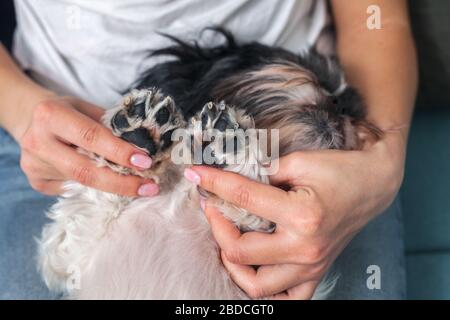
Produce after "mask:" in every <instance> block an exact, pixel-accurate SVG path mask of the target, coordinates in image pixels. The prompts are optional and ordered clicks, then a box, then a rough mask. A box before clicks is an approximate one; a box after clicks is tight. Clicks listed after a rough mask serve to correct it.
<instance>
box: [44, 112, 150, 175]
mask: <svg viewBox="0 0 450 320" xmlns="http://www.w3.org/2000/svg"><path fill="white" fill-rule="evenodd" d="M53 110H54V111H53V115H52V117H54V119H55V121H49V123H50V130H51V132H53V133H54V134H55V135H56V136H58V137H61V138H62V139H64V140H66V141H69V142H70V143H72V144H74V145H76V146H79V147H81V148H83V149H85V150H89V151H92V152H95V153H96V154H98V155H101V156H103V157H105V158H106V159H108V160H110V161H112V162H114V163H117V164H119V165H122V166H125V167H131V166H133V164H132V163H131V161H132V157H133V156H134V157H133V159H136V154H138V155H140V157H138V159H141V158H142V157H145V161H137V162H134V163H135V165H136V166H139V167H140V168H145V169H147V168H149V167H150V166H151V159H150V158H149V157H148V156H147V155H146V154H145V153H144V152H143V151H141V150H139V149H138V148H137V147H135V146H133V145H131V144H129V143H127V142H125V141H124V140H122V139H120V138H118V137H116V136H114V135H113V134H112V133H111V131H110V130H108V129H107V128H106V127H104V126H103V125H101V124H100V123H98V122H96V121H94V120H92V119H90V118H89V117H87V116H85V115H84V114H81V113H79V112H78V111H76V110H73V109H71V108H60V107H57V108H53Z"/></svg>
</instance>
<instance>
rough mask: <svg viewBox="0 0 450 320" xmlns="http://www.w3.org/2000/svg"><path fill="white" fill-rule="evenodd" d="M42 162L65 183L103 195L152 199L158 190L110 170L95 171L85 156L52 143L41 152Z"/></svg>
mask: <svg viewBox="0 0 450 320" xmlns="http://www.w3.org/2000/svg"><path fill="white" fill-rule="evenodd" d="M43 152H44V153H45V158H46V159H48V161H49V162H51V163H53V164H54V165H55V167H56V169H57V170H58V171H60V172H61V173H62V174H63V175H64V176H65V178H66V179H67V180H74V181H78V182H79V183H81V184H83V185H86V186H89V187H92V188H95V189H99V190H102V191H105V192H110V193H114V194H120V195H124V196H130V197H132V196H137V195H139V196H154V195H156V194H157V193H158V192H159V187H158V185H156V184H155V183H154V182H153V181H151V180H144V179H143V178H140V177H136V176H124V175H120V174H118V173H115V172H113V171H112V170H111V169H109V168H106V167H103V168H99V167H97V166H96V164H95V163H94V162H93V161H92V160H91V159H89V158H87V157H86V156H84V155H82V154H80V153H78V152H77V151H76V150H75V149H73V148H71V147H69V146H67V145H65V144H63V143H61V142H58V141H55V142H54V143H48V144H47V145H46V147H44V148H43Z"/></svg>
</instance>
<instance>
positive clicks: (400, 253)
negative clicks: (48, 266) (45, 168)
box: [0, 128, 406, 299]
mask: <svg viewBox="0 0 450 320" xmlns="http://www.w3.org/2000/svg"><path fill="white" fill-rule="evenodd" d="M19 156H20V154H19V148H18V146H17V145H16V144H15V142H14V141H13V140H12V138H11V137H10V136H8V135H7V134H6V133H5V132H4V131H3V129H1V128H0V181H1V183H0V284H1V286H0V299H50V298H53V297H54V296H53V295H52V294H51V293H50V292H49V291H48V290H47V289H46V287H45V284H44V283H43V281H42V280H41V278H40V276H39V274H38V272H37V269H36V259H35V257H36V248H37V246H36V240H35V238H36V237H39V235H40V232H41V229H42V226H43V224H44V223H45V222H46V221H47V220H46V217H45V210H46V209H47V208H48V207H49V206H50V205H51V204H52V203H53V202H54V201H55V198H53V197H46V196H43V195H41V194H39V193H37V192H35V191H33V190H32V189H31V188H30V187H29V185H28V182H27V180H26V177H25V176H24V174H23V173H22V171H21V170H20V167H19ZM404 263H405V262H404V250H403V229H402V221H401V208H400V202H399V200H398V199H397V200H396V201H395V202H394V203H393V205H392V206H391V207H390V208H389V209H388V210H386V212H385V213H384V214H382V215H380V216H379V217H378V218H376V219H375V220H373V221H372V222H371V223H370V224H369V225H367V226H366V227H365V228H364V229H363V230H362V231H361V232H360V233H359V234H358V235H357V236H356V237H355V238H354V239H353V240H352V241H351V242H350V244H349V245H348V246H347V248H346V249H345V250H344V251H343V252H342V254H341V255H340V256H339V258H338V259H337V260H336V262H335V264H334V266H333V270H334V271H335V272H337V273H339V274H340V279H339V281H338V283H337V285H336V288H335V290H334V291H333V293H332V297H331V298H333V299H402V298H405V295H406V293H405V287H406V285H405V266H404ZM372 265H375V266H378V267H379V268H380V272H381V288H380V289H373V290H370V289H369V288H368V287H367V284H366V282H367V278H368V277H369V276H370V274H367V268H368V267H369V266H372Z"/></svg>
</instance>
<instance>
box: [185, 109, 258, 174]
mask: <svg viewBox="0 0 450 320" xmlns="http://www.w3.org/2000/svg"><path fill="white" fill-rule="evenodd" d="M253 126H254V122H253V119H252V118H251V117H250V116H248V115H246V114H245V113H244V111H243V110H239V109H235V108H233V107H231V106H228V105H226V104H225V103H224V102H220V103H214V102H209V103H207V104H206V105H205V106H204V107H203V109H202V110H201V111H200V112H199V113H198V114H197V115H196V116H195V117H193V118H192V119H191V124H190V129H191V135H192V140H191V145H192V147H191V151H192V153H193V159H194V164H206V165H210V166H214V167H218V168H226V167H230V166H232V165H234V164H236V163H237V162H238V159H242V158H243V157H245V156H248V154H246V152H247V151H248V149H247V148H246V147H247V145H248V137H246V136H245V134H246V133H245V130H246V129H250V128H253ZM197 129H201V130H197Z"/></svg>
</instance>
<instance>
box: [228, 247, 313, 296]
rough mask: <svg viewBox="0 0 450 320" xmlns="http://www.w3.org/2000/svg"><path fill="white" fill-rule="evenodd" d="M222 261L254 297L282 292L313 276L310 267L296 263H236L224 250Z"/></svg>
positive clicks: (241, 286) (235, 279) (236, 281)
mask: <svg viewBox="0 0 450 320" xmlns="http://www.w3.org/2000/svg"><path fill="white" fill-rule="evenodd" d="M221 256H222V262H223V264H224V266H225V268H226V269H227V270H228V271H229V272H230V276H231V278H232V279H233V281H234V282H235V283H236V284H237V285H238V286H239V287H240V288H241V289H242V290H244V291H245V292H246V293H247V294H249V295H250V296H251V297H252V298H262V297H269V296H274V295H276V294H280V293H283V292H285V291H286V290H289V289H290V288H293V287H295V286H298V285H299V284H301V283H304V282H309V281H311V278H312V272H311V271H310V269H311V268H310V267H307V266H302V265H294V264H277V265H270V266H261V267H258V269H256V270H255V268H253V267H251V266H246V265H240V264H234V263H232V262H230V261H229V260H228V258H227V257H226V255H225V254H224V253H223V252H222V253H221Z"/></svg>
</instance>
